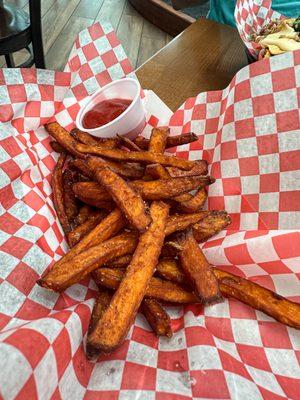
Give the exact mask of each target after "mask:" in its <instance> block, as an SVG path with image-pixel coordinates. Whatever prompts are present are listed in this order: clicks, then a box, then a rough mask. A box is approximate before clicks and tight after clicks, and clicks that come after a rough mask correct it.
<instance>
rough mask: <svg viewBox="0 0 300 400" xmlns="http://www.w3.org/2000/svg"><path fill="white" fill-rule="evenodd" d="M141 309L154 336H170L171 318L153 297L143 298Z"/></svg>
mask: <svg viewBox="0 0 300 400" xmlns="http://www.w3.org/2000/svg"><path fill="white" fill-rule="evenodd" d="M141 311H142V312H143V314H144V316H145V317H146V319H147V321H148V323H149V325H150V326H151V328H152V329H153V332H154V333H155V334H156V336H167V337H169V338H170V337H172V335H173V332H172V327H171V319H170V316H169V314H168V313H167V312H166V310H165V309H164V308H163V307H162V306H161V305H160V303H159V302H158V301H157V300H155V299H144V300H143V302H142V305H141Z"/></svg>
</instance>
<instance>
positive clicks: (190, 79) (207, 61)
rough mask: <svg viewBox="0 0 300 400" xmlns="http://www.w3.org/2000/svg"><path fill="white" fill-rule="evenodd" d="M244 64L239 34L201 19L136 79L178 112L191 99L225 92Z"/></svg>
mask: <svg viewBox="0 0 300 400" xmlns="http://www.w3.org/2000/svg"><path fill="white" fill-rule="evenodd" d="M245 65H247V57H246V55H245V51H244V45H243V43H242V41H241V39H240V37H239V34H238V32H237V31H236V30H234V29H233V28H231V27H229V26H227V25H222V24H218V23H216V22H214V21H210V20H207V19H205V18H201V19H199V20H198V21H196V22H195V23H193V24H192V25H191V26H190V27H189V28H187V29H186V30H185V31H184V32H182V33H181V34H180V35H178V36H177V37H176V38H175V39H173V40H172V41H171V42H170V43H169V44H168V45H167V46H165V47H164V48H163V49H162V50H161V51H159V52H158V53H157V54H156V55H154V56H153V57H152V58H150V59H149V60H148V61H147V62H146V63H145V64H143V65H142V66H141V67H140V68H138V70H137V76H138V78H139V80H140V82H141V85H142V87H143V88H144V89H151V90H153V91H154V92H155V93H156V94H157V95H158V96H159V97H160V98H161V99H162V100H163V101H164V102H165V103H166V104H167V105H168V106H169V107H170V108H171V109H172V110H176V109H177V108H178V106H180V105H181V104H182V103H183V102H184V100H186V99H187V98H188V97H191V96H195V95H197V94H198V93H200V92H203V91H207V90H218V89H224V88H225V87H226V86H227V85H228V83H229V82H230V81H231V79H232V78H233V76H234V75H235V73H236V72H237V71H238V70H240V69H241V68H242V67H243V66H245Z"/></svg>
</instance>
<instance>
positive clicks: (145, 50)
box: [137, 20, 168, 67]
mask: <svg viewBox="0 0 300 400" xmlns="http://www.w3.org/2000/svg"><path fill="white" fill-rule="evenodd" d="M167 36H168V35H167V34H166V33H165V32H163V31H161V30H160V29H159V28H157V27H156V26H155V25H153V24H151V23H150V22H149V21H147V20H145V21H144V27H143V32H142V36H141V43H140V50H139V55H138V59H137V67H139V66H140V65H142V64H143V63H144V62H145V61H147V60H148V59H149V58H150V57H152V56H153V55H154V54H155V53H157V52H158V51H159V50H160V49H161V48H163V47H164V46H165V45H166V44H167Z"/></svg>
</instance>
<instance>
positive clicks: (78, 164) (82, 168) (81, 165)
mask: <svg viewBox="0 0 300 400" xmlns="http://www.w3.org/2000/svg"><path fill="white" fill-rule="evenodd" d="M68 167H69V168H71V169H74V170H76V171H78V172H80V173H81V174H82V175H83V176H85V177H86V178H89V179H90V180H91V181H92V180H93V179H94V175H93V173H92V171H90V170H89V168H88V167H87V165H86V163H85V162H84V161H83V160H82V159H80V158H75V159H74V160H70V161H69V163H68Z"/></svg>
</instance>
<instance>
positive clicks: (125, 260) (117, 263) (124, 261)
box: [108, 254, 132, 268]
mask: <svg viewBox="0 0 300 400" xmlns="http://www.w3.org/2000/svg"><path fill="white" fill-rule="evenodd" d="M131 259H132V255H130V254H127V256H122V257H119V258H116V259H115V260H114V261H112V262H111V263H109V265H108V267H111V268H124V267H127V266H128V264H130V261H131Z"/></svg>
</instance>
